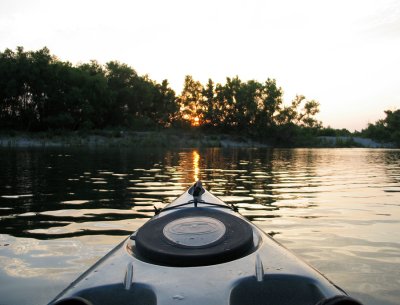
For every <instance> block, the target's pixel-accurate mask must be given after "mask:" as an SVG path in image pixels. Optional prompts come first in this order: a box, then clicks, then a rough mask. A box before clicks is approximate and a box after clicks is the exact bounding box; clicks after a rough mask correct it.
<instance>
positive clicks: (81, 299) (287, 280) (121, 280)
mask: <svg viewBox="0 0 400 305" xmlns="http://www.w3.org/2000/svg"><path fill="white" fill-rule="evenodd" d="M189 202H190V204H188V205H185V206H181V205H182V204H184V203H189ZM210 204H211V205H210ZM227 207H228V206H227V205H226V204H225V203H223V202H222V201H221V200H219V199H218V198H216V197H214V196H213V195H212V194H210V193H209V192H207V191H206V190H204V191H203V193H202V195H201V200H199V201H198V202H196V203H194V202H193V196H192V195H191V193H190V190H189V191H187V192H185V193H184V194H183V195H182V196H180V197H179V198H178V199H176V200H175V201H174V202H173V203H171V204H170V205H168V208H167V209H165V210H164V211H161V212H160V213H159V214H158V215H156V216H155V217H154V218H153V219H152V220H150V222H153V223H160V222H161V221H162V220H163V218H164V219H166V218H167V217H172V216H173V215H176V214H174V213H181V214H182V213H184V212H183V211H184V210H188V209H192V210H193V209H202V210H206V211H207V212H206V213H209V214H211V215H212V213H225V214H228V215H230V216H229V217H235V219H239V220H240V221H243V222H245V223H246V226H247V225H248V226H249V227H250V228H251V236H252V241H251V243H252V245H251V247H248V245H246V247H248V248H246V251H243V253H240V255H239V254H238V255H236V256H234V257H232V258H226V259H222V260H221V262H219V261H218V260H216V261H212V263H211V264H206V263H207V262H204V261H203V262H198V260H196V258H195V259H193V260H191V259H188V261H189V263H184V264H182V265H181V263H180V262H181V261H182V258H181V257H182V256H178V259H176V261H175V262H171V263H169V262H170V261H173V259H171V257H170V256H167V257H168V260H160V261H157V260H155V259H154V258H152V257H150V258H149V257H147V253H145V252H144V253H145V256H143V255H142V253H143V252H142V253H139V251H138V249H137V242H138V241H137V238H138V237H139V236H140V230H141V229H139V230H138V231H136V232H135V233H133V234H132V235H131V236H130V237H129V238H127V239H126V240H124V241H123V242H122V243H121V244H119V245H118V246H117V247H116V248H115V249H113V250H112V251H111V252H110V253H108V254H107V255H106V256H105V257H103V258H102V259H101V260H100V261H99V262H97V263H96V264H95V265H94V266H92V267H91V268H90V269H89V270H87V271H86V272H85V273H84V274H82V275H81V276H80V277H79V278H78V279H77V280H76V281H74V282H73V283H72V284H71V285H70V286H69V287H67V288H66V289H65V290H64V291H63V292H62V293H61V294H60V295H59V296H58V297H57V298H56V299H55V300H53V301H52V302H51V303H50V304H52V305H53V304H57V305H66V304H78V305H79V304H91V305H107V304H110V305H111V304H118V305H125V304H126V305H128V304H129V305H136V304H143V305H145V304H146V305H155V304H163V305H172V304H175V305H176V304H180V305H186V304H187V305H189V304H190V305H196V304H199V305H200V304H208V305H224V304H226V305H229V304H230V305H239V304H242V305H243V304H247V305H249V304H254V305H258V304H273V305H290V304H292V305H302V304H304V305H313V304H314V305H315V304H317V303H318V302H319V301H320V300H323V299H328V298H332V297H335V296H346V293H345V292H344V291H343V290H342V289H340V288H338V287H337V286H335V285H334V284H333V283H331V282H330V281H329V280H328V279H326V278H325V277H324V276H323V275H321V274H320V273H319V272H318V271H316V270H315V269H313V268H312V267H310V266H309V265H308V264H306V263H305V262H303V261H302V260H300V259H299V258H297V257H296V256H295V255H294V254H292V253H291V252H290V251H289V250H287V249H286V248H284V247H283V246H282V245H281V244H279V243H278V242H276V241H275V240H273V239H272V238H271V237H270V236H269V235H267V234H265V233H264V232H263V231H262V230H260V229H259V228H258V227H257V226H255V225H254V224H252V223H251V222H249V221H248V220H246V219H245V218H243V217H242V216H241V215H239V214H238V213H236V212H235V211H234V210H232V209H229V208H227ZM207 215H208V214H207ZM204 218H205V217H203V218H202V219H204ZM180 219H188V218H180ZM179 225H181V223H179ZM211 226H214V222H212V223H211ZM196 228H197V227H196ZM190 229H191V230H193V228H190ZM228 229H229V228H228ZM228 229H227V230H228ZM172 231H173V230H172ZM163 232H164V233H165V230H164V231H163ZM174 232H175V231H174ZM228 233H229V232H228ZM228 233H226V234H228ZM212 234H214V235H215V234H217V233H212ZM226 234H225V235H226ZM167 235H168V234H167ZM214 235H212V236H214ZM167 237H168V236H167ZM217 237H218V236H216V237H215V238H217ZM168 238H169V237H168ZM182 247H183V246H182ZM196 247H197V248H196V250H195V251H193V252H198V251H199V250H198V249H200V250H201V247H202V245H200V246H199V245H198V244H196ZM183 248H184V247H183ZM243 249H244V248H243ZM162 250H163V249H161V250H160V251H162ZM228 250H230V249H228ZM185 251H186V250H185ZM189 252H190V251H189ZM182 253H184V254H185V255H186V253H187V251H186V252H182ZM182 253H179V255H182ZM219 256H221V255H219Z"/></svg>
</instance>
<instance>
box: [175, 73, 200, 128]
mask: <svg viewBox="0 0 400 305" xmlns="http://www.w3.org/2000/svg"><path fill="white" fill-rule="evenodd" d="M203 90H204V89H203V85H202V84H201V83H200V82H199V81H195V80H194V79H193V77H192V76H190V75H187V76H186V77H185V83H184V86H183V90H182V93H181V95H180V97H179V99H178V103H179V106H180V112H181V118H182V119H183V120H184V121H186V122H189V123H190V124H191V125H192V126H198V125H200V124H201V123H202V122H203V120H204V112H203V111H202V110H203V109H202V106H203V103H202V101H203Z"/></svg>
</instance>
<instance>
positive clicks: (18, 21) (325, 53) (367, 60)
mask: <svg viewBox="0 0 400 305" xmlns="http://www.w3.org/2000/svg"><path fill="white" fill-rule="evenodd" d="M17 46H23V47H24V48H25V49H26V50H37V49H41V48H42V47H44V46H47V47H48V48H49V49H50V51H51V52H52V54H54V55H56V56H58V57H59V58H60V59H61V60H63V61H70V62H72V63H74V64H76V63H82V62H88V61H89V60H91V59H96V60H98V61H99V62H100V63H102V64H104V63H106V62H107V61H110V60H118V61H120V62H123V63H126V64H128V65H130V66H131V67H133V68H134V69H135V70H136V71H137V72H138V73H139V74H149V76H150V78H152V79H154V80H157V81H161V80H162V79H168V80H169V81H170V83H171V86H172V88H173V89H175V90H176V91H177V93H180V91H181V88H182V85H183V80H184V76H185V75H188V74H190V75H192V76H193V77H194V78H195V79H197V80H200V81H201V82H202V83H203V84H205V82H206V81H207V79H208V78H212V79H213V80H214V81H215V82H222V83H224V82H225V78H226V77H227V76H230V77H232V76H235V75H238V76H239V78H241V79H242V80H250V79H256V80H258V81H265V80H266V79H267V78H275V79H276V80H277V83H278V85H279V86H281V87H282V88H283V90H284V92H285V96H284V97H285V101H287V102H289V101H291V100H292V99H293V98H294V96H295V95H296V94H303V95H305V96H306V97H307V98H308V99H315V100H317V101H319V102H320V104H321V106H320V109H321V113H320V114H319V116H318V118H319V119H320V120H322V121H323V123H324V125H325V126H328V125H330V126H332V127H335V128H348V129H350V130H354V129H357V130H360V129H362V128H365V127H366V126H367V123H368V122H371V123H374V122H375V121H376V120H377V119H380V118H384V113H383V111H384V110H386V109H392V110H394V109H398V108H400V1H398V0H397V1H393V0H315V1H311V0H301V1H299V0H275V1H272V0H259V1H257V0H240V1H235V0H211V1H208V0H201V1H198V0H141V1H136V0H126V1H124V0H112V1H111V0H109V1H103V0H93V1H92V0H57V1H56V0H0V51H4V50H5V49H6V48H11V49H15V48H16V47H17Z"/></svg>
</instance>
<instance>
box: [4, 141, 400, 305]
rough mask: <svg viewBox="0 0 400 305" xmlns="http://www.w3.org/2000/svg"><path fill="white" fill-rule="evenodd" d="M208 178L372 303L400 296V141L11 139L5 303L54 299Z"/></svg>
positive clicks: (399, 300) (385, 304)
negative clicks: (68, 144) (107, 145)
mask: <svg viewBox="0 0 400 305" xmlns="http://www.w3.org/2000/svg"><path fill="white" fill-rule="evenodd" d="M197 178H200V179H202V180H203V182H204V185H205V187H206V188H208V189H209V190H210V191H211V192H212V193H213V194H215V195H217V196H219V197H220V198H221V199H223V200H225V201H228V202H232V203H234V204H235V205H237V206H238V207H239V211H240V213H241V214H243V215H244V216H246V217H247V218H249V219H250V220H252V221H253V222H255V223H256V224H257V225H259V226H260V227H261V228H262V229H264V230H265V231H266V232H267V233H270V234H271V235H273V236H274V238H275V239H277V240H278V241H280V242H281V243H282V244H284V245H285V246H286V247H287V248H289V249H290V250H292V251H293V252H295V253H296V254H297V255H298V256H300V257H302V258H303V259H304V260H306V261H307V262H308V263H310V264H311V265H313V266H314V267H316V268H317V269H319V270H320V271H321V272H322V273H324V274H325V275H326V276H327V277H328V278H329V279H331V280H332V281H334V282H335V283H336V284H338V285H339V286H341V287H343V288H345V289H346V290H347V291H348V292H349V293H350V294H351V295H352V296H354V297H356V298H359V299H361V300H362V301H363V302H364V303H365V304H366V305H374V304H377V305H393V304H400V150H377V149H374V150H369V149H244V150H229V149H204V150H202V149H200V150H142V149H140V150H139V149H138V150H132V149H88V148H80V149H66V148H63V149H4V148H3V149H0V296H1V298H0V304H1V305H25V304H26V305H40V304H47V303H48V302H49V301H50V300H51V299H52V298H53V297H54V296H55V295H56V294H58V293H59V292H60V291H61V290H62V289H63V288H65V286H66V285H67V284H69V283H70V282H71V281H72V280H74V279H75V278H76V277H77V276H78V275H80V274H81V273H82V272H83V271H84V270H85V269H87V268H88V267H90V266H91V265H92V264H93V263H94V262H95V261H96V260H98V259H99V258H100V257H102V256H103V255H104V254H106V253H107V252H108V251H109V250H110V249H112V248H113V247H114V246H115V245H116V244H117V243H119V242H120V241H122V240H123V239H124V238H125V237H126V236H127V235H128V234H129V233H131V232H132V231H134V230H136V229H137V228H138V227H139V226H140V225H142V224H143V223H144V222H145V221H146V220H147V219H148V218H149V217H151V216H152V215H153V206H156V207H162V206H164V205H165V204H166V203H168V202H170V201H171V200H173V199H174V198H176V197H177V196H178V195H180V194H181V193H182V192H183V191H184V190H185V189H186V188H187V187H188V186H189V185H190V184H191V183H192V182H193V181H194V180H196V179H197Z"/></svg>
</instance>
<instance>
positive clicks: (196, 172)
mask: <svg viewBox="0 0 400 305" xmlns="http://www.w3.org/2000/svg"><path fill="white" fill-rule="evenodd" d="M199 164H200V155H199V153H198V152H197V151H196V150H194V151H193V179H194V181H197V180H199V174H200V168H199Z"/></svg>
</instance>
